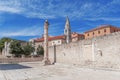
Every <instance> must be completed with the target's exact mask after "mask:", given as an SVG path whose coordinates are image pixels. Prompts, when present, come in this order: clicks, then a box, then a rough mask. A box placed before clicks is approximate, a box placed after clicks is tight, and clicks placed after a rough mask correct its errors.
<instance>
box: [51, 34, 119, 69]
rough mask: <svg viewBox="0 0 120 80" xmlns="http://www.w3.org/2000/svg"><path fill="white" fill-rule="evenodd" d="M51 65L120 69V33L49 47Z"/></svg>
mask: <svg viewBox="0 0 120 80" xmlns="http://www.w3.org/2000/svg"><path fill="white" fill-rule="evenodd" d="M49 56H50V61H51V63H54V62H57V63H65V64H74V65H81V66H89V67H102V68H114V69H120V32H116V33H112V34H109V35H106V36H101V37H96V38H93V39H86V40H82V41H78V42H74V43H70V44H63V45H60V46H56V47H49Z"/></svg>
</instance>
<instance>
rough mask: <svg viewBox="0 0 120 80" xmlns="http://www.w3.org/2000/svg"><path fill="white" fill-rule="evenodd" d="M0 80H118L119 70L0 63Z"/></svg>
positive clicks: (119, 76) (61, 65) (34, 63)
mask: <svg viewBox="0 0 120 80" xmlns="http://www.w3.org/2000/svg"><path fill="white" fill-rule="evenodd" d="M0 80H120V72H119V71H106V70H95V69H88V68H80V67H76V66H70V65H63V64H56V65H49V66H43V64H42V63H41V62H26V63H20V64H12V65H11V64H0Z"/></svg>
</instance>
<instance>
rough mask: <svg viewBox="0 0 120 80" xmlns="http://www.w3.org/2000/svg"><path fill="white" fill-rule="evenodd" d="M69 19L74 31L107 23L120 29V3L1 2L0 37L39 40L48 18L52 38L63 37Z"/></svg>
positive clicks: (62, 0)
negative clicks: (67, 18)
mask: <svg viewBox="0 0 120 80" xmlns="http://www.w3.org/2000/svg"><path fill="white" fill-rule="evenodd" d="M66 16H68V17H69V19H70V23H71V29H72V31H73V32H78V33H83V32H85V31H87V30H89V29H92V28H95V27H97V26H99V25H105V24H111V25H114V26H118V27H120V0H0V38H2V37H11V38H14V39H20V40H29V39H31V38H38V37H40V36H41V35H42V34H43V25H44V21H45V19H48V21H49V23H50V26H49V34H50V35H52V36H56V35H62V34H63V31H64V26H65V21H66Z"/></svg>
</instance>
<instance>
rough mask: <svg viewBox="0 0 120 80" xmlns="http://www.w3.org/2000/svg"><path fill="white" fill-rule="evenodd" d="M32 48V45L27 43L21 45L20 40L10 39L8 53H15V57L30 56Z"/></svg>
mask: <svg viewBox="0 0 120 80" xmlns="http://www.w3.org/2000/svg"><path fill="white" fill-rule="evenodd" d="M34 50H35V49H34V47H32V45H31V44H29V43H27V44H26V45H24V46H23V45H21V42H20V41H12V42H11V44H10V53H11V54H13V55H15V57H21V56H22V55H25V56H26V57H27V56H30V55H31V53H32V52H34Z"/></svg>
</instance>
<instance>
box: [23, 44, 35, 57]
mask: <svg viewBox="0 0 120 80" xmlns="http://www.w3.org/2000/svg"><path fill="white" fill-rule="evenodd" d="M23 51H24V55H25V56H30V55H31V53H33V52H34V51H35V48H34V47H32V45H31V44H29V43H28V44H27V45H26V46H23Z"/></svg>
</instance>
